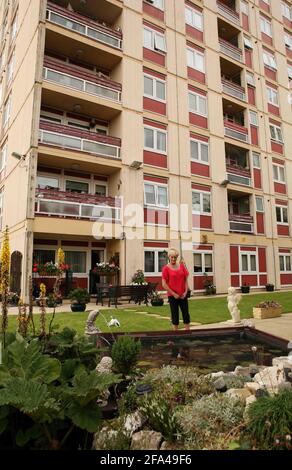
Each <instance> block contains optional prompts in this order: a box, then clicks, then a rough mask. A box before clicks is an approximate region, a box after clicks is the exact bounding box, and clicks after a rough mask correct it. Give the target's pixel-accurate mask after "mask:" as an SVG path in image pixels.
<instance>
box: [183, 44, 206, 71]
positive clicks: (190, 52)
mask: <svg viewBox="0 0 292 470" xmlns="http://www.w3.org/2000/svg"><path fill="white" fill-rule="evenodd" d="M187 66H188V67H191V68H193V69H196V70H199V71H200V72H205V56H204V54H203V53H202V52H199V51H196V50H195V49H191V48H190V47H188V48H187Z"/></svg>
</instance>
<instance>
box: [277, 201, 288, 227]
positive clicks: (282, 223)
mask: <svg viewBox="0 0 292 470" xmlns="http://www.w3.org/2000/svg"><path fill="white" fill-rule="evenodd" d="M277 207H278V208H280V209H281V211H280V212H281V220H280V221H279V220H277ZM275 209H276V223H277V224H279V225H286V226H287V225H288V226H289V213H288V206H280V205H279V204H276V205H275ZM284 209H286V211H287V222H284V221H283V220H284V217H283V210H284Z"/></svg>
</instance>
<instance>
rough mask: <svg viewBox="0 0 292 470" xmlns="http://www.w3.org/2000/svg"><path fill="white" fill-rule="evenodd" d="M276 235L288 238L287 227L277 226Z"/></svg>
mask: <svg viewBox="0 0 292 470" xmlns="http://www.w3.org/2000/svg"><path fill="white" fill-rule="evenodd" d="M277 233H278V235H281V236H285V237H289V225H277Z"/></svg>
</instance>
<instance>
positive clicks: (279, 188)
mask: <svg viewBox="0 0 292 470" xmlns="http://www.w3.org/2000/svg"><path fill="white" fill-rule="evenodd" d="M274 189H275V193H281V194H286V184H283V183H274Z"/></svg>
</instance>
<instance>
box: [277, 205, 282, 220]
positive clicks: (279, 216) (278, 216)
mask: <svg viewBox="0 0 292 470" xmlns="http://www.w3.org/2000/svg"><path fill="white" fill-rule="evenodd" d="M276 218H277V222H282V211H281V207H276Z"/></svg>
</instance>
